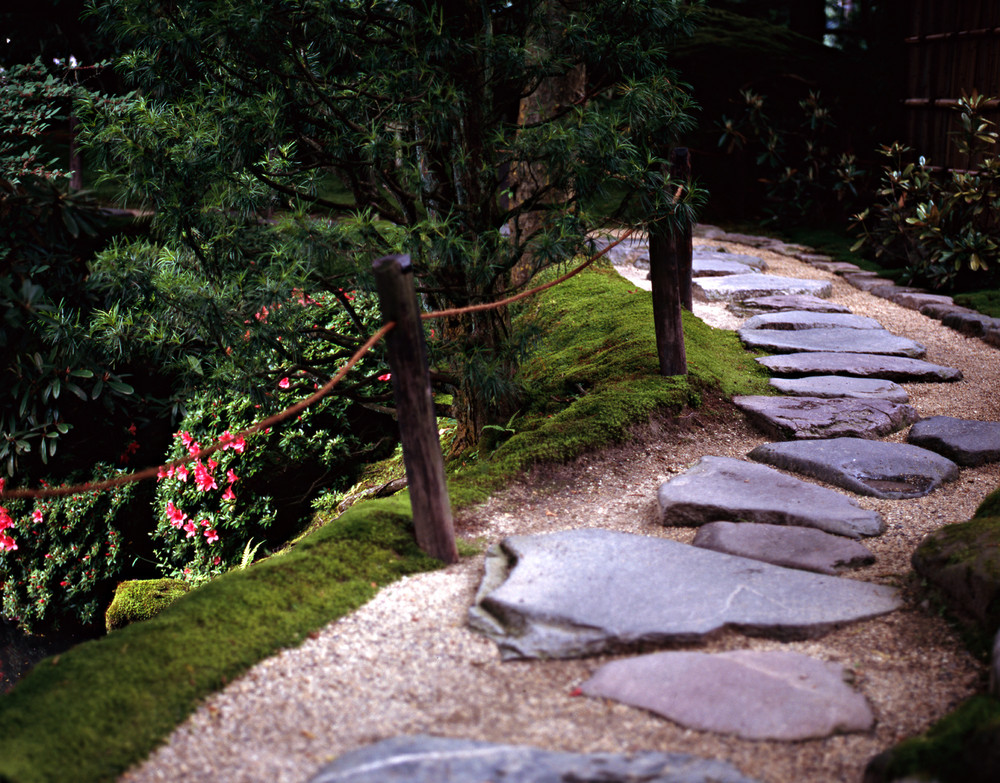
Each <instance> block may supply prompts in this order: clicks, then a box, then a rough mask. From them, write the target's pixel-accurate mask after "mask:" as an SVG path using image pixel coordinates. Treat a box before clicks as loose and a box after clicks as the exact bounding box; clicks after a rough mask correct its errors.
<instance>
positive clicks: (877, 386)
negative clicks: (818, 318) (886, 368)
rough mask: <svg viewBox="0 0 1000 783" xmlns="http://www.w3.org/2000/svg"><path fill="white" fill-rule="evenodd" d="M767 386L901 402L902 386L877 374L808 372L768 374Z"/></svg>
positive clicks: (815, 394)
mask: <svg viewBox="0 0 1000 783" xmlns="http://www.w3.org/2000/svg"><path fill="white" fill-rule="evenodd" d="M768 384H769V385H770V386H773V387H774V388H775V389H777V390H778V391H780V392H781V393H782V394H790V395H793V396H795V397H857V398H859V399H871V398H875V399H880V400H889V401H891V402H900V403H905V402H909V401H910V395H909V394H907V393H906V389H904V388H903V387H902V386H900V385H899V384H898V383H893V382H892V381H885V380H882V379H881V378H853V377H851V376H849V375H810V376H807V377H805V378H772V379H771V380H770V381H768Z"/></svg>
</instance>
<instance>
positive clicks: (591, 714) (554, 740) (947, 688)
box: [122, 240, 1000, 783]
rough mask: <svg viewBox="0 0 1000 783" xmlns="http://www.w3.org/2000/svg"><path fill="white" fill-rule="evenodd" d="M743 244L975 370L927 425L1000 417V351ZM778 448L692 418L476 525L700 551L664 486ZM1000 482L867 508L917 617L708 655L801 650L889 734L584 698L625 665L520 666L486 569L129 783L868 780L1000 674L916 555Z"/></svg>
mask: <svg viewBox="0 0 1000 783" xmlns="http://www.w3.org/2000/svg"><path fill="white" fill-rule="evenodd" d="M696 241H698V240H696ZM706 244H711V245H713V246H718V245H720V244H723V243H720V242H719V241H718V240H712V241H711V242H706ZM726 246H727V247H728V248H729V249H730V250H731V251H732V252H742V253H747V254H752V255H761V256H763V257H764V258H765V259H766V260H767V262H768V264H769V265H770V268H769V272H771V273H772V274H776V275H785V276H797V277H803V278H814V279H821V280H830V281H832V283H833V297H832V298H833V299H834V300H835V301H837V302H840V303H842V304H846V305H847V306H849V307H850V308H851V309H852V310H853V312H855V313H856V314H858V315H864V316H869V317H872V318H876V319H878V320H879V321H880V322H881V323H882V324H883V325H884V326H886V328H888V329H889V330H890V331H893V332H895V333H896V334H902V335H905V336H907V337H911V338H913V339H915V340H918V341H919V342H921V343H923V344H924V345H926V346H927V347H928V350H929V353H928V356H927V359H928V361H932V362H936V363H940V364H948V365H951V366H957V367H959V368H960V369H961V370H962V371H963V373H965V380H963V381H961V382H959V383H955V384H906V385H905V386H906V389H907V391H908V392H909V393H910V396H911V404H913V405H914V406H915V407H916V408H917V410H918V411H919V413H920V414H921V415H922V416H931V415H936V414H947V415H953V416H961V417H964V418H979V419H984V420H993V421H1000V388H998V387H1000V351H998V350H997V349H995V348H992V347H989V346H987V345H985V344H984V343H982V342H981V341H979V340H976V339H974V338H967V337H963V336H961V335H959V334H957V333H956V332H953V331H951V330H949V329H946V328H945V327H942V326H941V325H940V324H939V323H938V322H936V321H933V320H932V319H929V318H926V317H924V316H921V315H919V314H918V313H916V312H914V311H911V310H906V309H904V308H902V307H900V306H898V305H895V304H892V303H890V302H887V301H885V300H882V299H877V298H876V297H873V296H871V295H870V294H865V293H862V292H859V291H857V290H856V289H854V288H851V287H850V286H849V285H847V284H846V283H844V282H843V281H842V280H840V279H839V278H837V277H836V276H834V275H832V274H828V273H825V272H821V271H819V270H816V269H814V268H811V267H808V266H806V265H805V264H803V263H801V262H799V261H796V260H794V259H791V258H787V257H784V256H778V255H776V254H774V253H769V252H767V251H758V250H754V249H750V248H747V247H744V246H740V245H731V244H727V245H726ZM630 279H633V281H634V282H635V283H636V284H637V285H638V286H643V285H644V284H645V272H639V271H638V270H636V271H635V274H630ZM695 313H696V314H697V315H698V316H699V317H702V318H704V319H705V320H706V321H709V322H710V323H712V324H714V325H717V326H720V327H722V328H734V327H735V326H736V325H737V324H738V323H739V322H740V321H741V319H738V318H736V317H735V316H733V315H732V314H731V313H729V312H728V311H727V310H725V309H724V307H723V306H722V305H706V304H696V305H695ZM902 437H903V436H902V434H897V435H895V436H893V438H892V439H897V440H902ZM763 442H765V439H764V438H763V437H762V436H760V435H759V434H758V433H756V432H755V431H753V430H752V429H751V428H750V427H749V426H748V425H747V424H746V423H745V422H744V421H743V420H742V418H741V417H740V416H739V415H737V414H736V413H735V412H730V413H724V414H711V413H705V412H703V411H697V410H695V411H688V412H687V413H686V414H685V415H683V416H681V417H680V418H678V419H676V420H658V421H654V422H651V423H650V425H649V426H647V427H642V428H637V430H636V433H635V438H634V439H633V440H632V441H630V442H629V443H628V444H625V445H623V446H621V447H616V448H612V449H609V450H607V451H606V452H602V453H600V454H596V455H591V456H588V457H586V458H584V459H581V460H579V461H578V462H576V463H574V464H573V465H568V466H557V467H554V468H545V469H540V470H536V471H535V472H534V473H533V474H532V475H531V476H528V477H527V478H526V479H525V481H523V482H521V483H519V484H517V485H515V486H513V487H512V488H510V489H509V490H507V491H505V492H503V493H501V494H499V495H497V496H495V497H494V498H492V499H491V500H490V501H489V502H488V503H486V504H484V505H483V506H480V507H478V508H476V509H472V510H470V511H468V512H465V513H463V514H462V515H461V517H460V518H459V520H458V529H459V531H460V533H461V534H462V535H464V536H465V537H467V538H470V539H472V540H481V541H482V542H483V543H484V544H488V543H492V542H494V541H497V540H499V539H500V538H502V537H504V536H506V535H511V534H515V533H534V532H544V531H553V530H560V529H565V528H571V527H591V526H596V527H607V528H612V529H615V530H621V531H627V532H633V533H642V534H645V535H653V536H666V537H670V538H674V539H677V540H682V541H690V539H691V537H693V534H694V531H693V530H688V529H678V528H663V527H661V526H659V525H658V524H656V518H657V508H656V501H655V496H656V489H657V487H658V486H659V484H660V483H661V482H662V481H664V480H666V479H667V478H669V477H670V476H672V475H676V474H677V473H680V472H682V471H683V470H685V469H686V468H687V467H689V466H690V465H691V464H693V463H694V462H695V461H696V460H697V459H698V458H700V457H701V456H703V455H705V454H715V455H719V456H732V457H743V456H745V454H746V453H747V451H749V450H750V449H751V448H753V447H754V446H756V445H758V444H760V443H763ZM998 485H1000V466H998V465H996V464H994V465H987V466H983V467H979V468H972V469H964V470H963V471H962V474H961V477H960V478H959V480H958V481H957V482H954V483H953V484H949V485H946V486H945V487H944V488H942V489H940V490H938V491H937V492H935V493H933V494H931V495H929V496H928V497H925V498H920V499H917V500H903V501H880V500H876V499H874V498H862V497H858V498H857V500H858V502H859V504H860V505H862V506H863V507H865V508H873V509H877V510H878V511H880V512H881V513H882V514H883V515H884V517H885V519H886V522H887V524H888V530H887V532H886V533H885V534H884V535H883V536H880V537H878V538H876V539H866V541H865V543H866V545H868V546H869V547H870V548H871V549H872V550H873V551H874V552H875V554H876V556H877V558H878V559H877V561H876V563H875V565H873V566H870V567H868V568H865V569H862V570H860V571H858V572H855V574H854V575H855V576H856V577H857V578H861V579H867V580H870V581H876V582H883V583H887V584H893V585H896V586H899V587H902V588H904V595H905V596H906V598H907V603H906V606H905V607H904V608H903V609H902V610H900V611H898V612H894V613H892V614H890V615H888V616H886V617H882V618H877V619H875V620H871V621H868V622H864V623H858V624H855V625H851V626H848V627H846V628H842V629H840V630H838V631H835V632H833V633H831V634H829V635H827V636H825V637H823V638H822V639H818V640H810V641H806V642H794V643H778V642H772V641H769V640H764V639H748V638H746V637H743V636H741V635H739V634H736V633H729V632H726V633H722V634H719V635H717V636H716V637H714V638H713V639H711V640H710V641H709V642H708V643H707V644H705V645H703V646H700V647H699V648H698V649H707V650H724V649H747V648H749V649H790V650H795V651H797V652H801V653H805V654H808V655H812V656H816V657H818V658H822V659H824V660H830V661H836V662H837V663H840V664H843V665H844V666H845V667H847V668H848V670H849V671H851V672H852V674H853V678H854V681H855V685H856V687H857V688H858V689H859V690H860V691H861V692H862V693H864V694H865V696H867V698H868V699H869V700H870V702H871V704H872V706H873V709H874V711H875V715H876V720H877V724H876V728H875V729H874V730H873V731H872V732H868V733H862V734H852V735H846V736H838V737H833V738H830V739H826V740H811V741H806V742H795V743H786V742H759V741H758V742H754V741H748V740H741V739H736V738H733V737H726V736H719V735H714V734H710V733H705V732H698V731H692V730H687V729H684V728H683V727H681V726H678V725H676V724H673V723H671V722H670V721H667V720H665V719H663V718H659V717H656V716H654V715H652V714H650V713H646V712H644V711H642V710H637V709H633V708H630V707H627V706H624V705H621V704H616V703H613V702H608V701H603V700H598V699H590V698H579V697H574V696H572V695H571V693H572V691H573V689H574V688H576V687H577V686H578V685H579V684H580V683H581V682H583V681H584V680H585V679H587V678H588V677H589V676H590V675H591V673H592V672H594V671H595V670H596V669H597V668H598V667H599V666H600V665H601V664H603V663H605V662H606V661H608V660H612V659H613V658H611V657H600V658H594V659H587V660H582V661H535V662H509V663H504V664H501V663H500V661H499V657H498V655H497V652H496V649H495V647H494V645H493V644H492V643H491V642H488V641H486V640H485V639H484V638H482V637H480V636H478V635H477V634H475V633H474V632H472V631H470V630H469V629H468V628H467V627H466V625H465V612H466V609H467V607H468V606H469V604H470V603H471V601H472V597H473V594H474V592H475V588H476V586H477V584H478V581H479V578H480V576H481V572H482V557H481V556H479V557H473V558H468V559H466V560H464V561H463V562H461V563H459V564H456V565H454V566H451V567H449V568H446V569H443V570H441V571H438V572H434V573H428V574H420V575H416V576H413V577H410V578H407V579H403V580H401V581H400V582H397V583H395V584H393V585H390V586H389V587H387V588H385V589H383V590H382V591H381V592H380V593H379V594H378V595H377V596H376V597H375V598H374V599H373V600H372V601H371V602H370V603H368V604H367V605H366V606H364V607H362V608H361V609H359V610H358V611H356V612H354V613H353V614H351V615H349V616H347V617H345V618H343V619H341V620H339V621H337V622H335V623H332V624H331V625H329V626H327V627H326V628H325V629H323V630H321V631H320V632H318V633H316V634H314V636H313V638H310V639H309V640H307V641H306V642H305V643H304V644H303V645H301V646H300V647H298V648H296V649H294V650H287V651H284V652H283V653H281V654H280V655H277V656H275V657H273V658H270V659H268V660H265V661H263V662H261V663H260V664H259V665H257V666H255V667H254V668H253V669H251V670H250V671H249V672H248V673H247V674H246V675H245V676H244V677H242V678H240V679H239V680H237V681H236V682H234V683H232V684H231V685H230V686H229V687H227V688H226V689H225V690H223V691H221V692H219V693H217V694H215V695H214V696H212V697H210V698H209V699H207V700H206V702H205V703H204V704H203V705H202V707H201V708H200V709H199V710H198V711H197V712H196V713H195V714H194V715H192V716H191V718H190V719H189V720H187V721H186V722H185V723H184V724H183V725H181V726H180V727H179V728H178V729H177V730H176V731H175V732H174V734H173V735H172V736H171V737H170V738H169V740H168V741H167V743H166V744H165V745H164V746H163V747H162V748H160V749H159V750H158V751H156V752H155V753H153V754H152V755H151V756H150V758H149V759H148V760H147V761H146V762H145V763H143V764H141V765H139V766H138V767H136V768H134V769H132V770H130V771H129V772H128V773H126V774H125V775H124V776H123V777H122V780H123V781H128V782H129V783H140V782H145V781H202V780H204V781H227V782H231V783H236V782H237V781H288V783H292V782H295V783H299V782H301V781H305V780H307V779H308V778H309V777H310V776H311V775H313V774H314V773H315V772H316V771H317V770H318V769H319V767H321V766H322V765H323V764H324V762H326V761H328V760H330V759H332V758H334V757H336V756H338V755H339V754H341V753H343V752H345V751H347V750H349V749H352V748H356V747H358V746H360V745H363V744H367V743H370V742H374V741H377V740H380V739H384V738H386V737H390V736H394V735H397V734H407V733H430V734H437V735H442V736H451V737H466V738H473V739H485V740H490V741H495V742H504V743H524V744H535V745H539V746H544V747H548V748H552V749H557V750H575V751H584V752H590V751H634V750H646V749H653V750H665V751H679V752H687V753H694V754H697V755H702V756H710V757H716V758H720V759H724V760H727V761H729V762H731V763H733V764H735V765H736V766H737V767H739V768H740V769H741V770H742V771H743V772H744V773H745V774H747V775H751V776H754V777H757V778H759V779H760V780H762V781H770V782H771V783H778V782H785V781H787V782H788V783H792V782H798V781H815V782H817V783H823V782H824V781H857V780H859V779H860V777H861V771H862V770H863V768H864V765H865V764H866V763H867V761H868V759H869V758H870V757H871V756H873V755H874V754H875V753H877V752H879V751H881V750H883V749H885V748H886V747H888V746H889V745H891V744H893V743H895V742H896V741H898V740H899V739H902V738H903V737H905V736H908V735H912V734H914V733H916V732H919V731H921V730H923V729H924V728H926V727H927V725H928V724H929V723H930V722H932V721H933V720H935V719H937V718H939V717H940V716H941V715H943V714H944V713H945V712H947V711H948V710H949V709H951V708H952V707H954V706H955V705H956V704H957V703H958V702H960V701H961V700H963V699H965V698H966V697H968V696H969V695H971V694H972V693H974V692H977V691H981V690H983V689H984V687H985V667H984V666H983V665H982V664H981V663H980V662H978V661H976V660H975V659H973V658H972V657H971V656H970V655H969V654H968V653H967V652H966V651H965V650H964V648H963V646H962V644H961V642H960V641H959V639H958V637H957V635H956V633H955V632H954V631H953V630H952V629H951V628H950V627H949V626H948V625H947V624H946V623H945V622H944V621H943V620H942V619H941V618H940V617H939V616H938V614H937V613H936V612H935V611H934V610H933V608H932V607H930V606H929V605H927V604H926V603H925V602H923V601H922V596H921V594H920V593H919V592H918V591H917V590H916V589H915V580H914V579H913V577H912V574H911V571H910V564H909V557H910V554H911V553H912V551H913V548H914V547H915V546H916V544H917V543H918V542H919V541H920V539H921V538H922V536H923V535H925V534H926V533H927V532H929V531H930V530H933V529H935V528H937V527H940V526H941V525H943V524H946V523H949V522H956V521H961V520H964V519H967V518H968V517H969V516H971V514H972V513H973V511H974V509H975V507H976V506H977V505H978V503H979V502H981V500H982V498H983V496H984V495H986V494H987V493H988V492H989V491H990V490H992V489H993V488H995V487H997V486H998Z"/></svg>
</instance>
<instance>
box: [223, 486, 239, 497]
mask: <svg viewBox="0 0 1000 783" xmlns="http://www.w3.org/2000/svg"><path fill="white" fill-rule="evenodd" d="M222 499H223V500H236V495H234V494H233V485H232V484H230V485H229V486H228V487H226V491H225V492H223V493H222Z"/></svg>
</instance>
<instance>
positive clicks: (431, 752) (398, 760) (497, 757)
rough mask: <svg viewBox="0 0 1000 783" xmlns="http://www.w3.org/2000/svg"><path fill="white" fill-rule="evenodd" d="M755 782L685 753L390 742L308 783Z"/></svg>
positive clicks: (437, 740)
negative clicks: (561, 749)
mask: <svg viewBox="0 0 1000 783" xmlns="http://www.w3.org/2000/svg"><path fill="white" fill-rule="evenodd" d="M488 781H495V783H586V782H587V781H592V782H593V783H639V782H640V781H642V783H755V781H754V780H753V779H751V778H748V777H745V776H744V775H743V774H741V773H740V771H739V770H738V769H736V768H735V767H734V766H732V765H731V764H727V763H726V762H724V761H718V760H715V759H703V758H698V757H697V756H689V755H687V754H685V753H663V752H659V751H640V752H637V753H629V754H627V755H626V754H620V753H565V752H562V751H553V750H544V749H543V748H535V747H531V746H528V745H496V744H493V743H490V742H483V741H480V740H467V739H452V738H449V737H430V736H425V735H415V736H401V737H392V738H390V739H386V740H382V741H381V742H378V743H375V744H373V745H368V746H366V747H363V748H358V749H357V750H352V751H350V752H348V753H345V754H344V755H342V756H340V757H339V758H338V759H336V760H335V761H332V762H330V763H329V764H327V765H326V766H324V767H323V768H322V769H321V770H320V771H319V772H318V773H317V774H316V775H314V776H313V777H312V778H310V779H309V781H308V783H488Z"/></svg>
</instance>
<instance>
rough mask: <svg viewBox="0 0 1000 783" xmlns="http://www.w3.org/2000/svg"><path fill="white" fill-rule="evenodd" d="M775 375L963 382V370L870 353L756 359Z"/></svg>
mask: <svg viewBox="0 0 1000 783" xmlns="http://www.w3.org/2000/svg"><path fill="white" fill-rule="evenodd" d="M756 361H757V362H758V363H759V364H762V365H764V366H765V367H767V368H768V369H769V370H770V371H771V372H772V373H774V374H775V375H791V376H802V375H850V376H853V377H855V378H882V379H884V380H887V381H900V382H904V383H905V382H907V381H913V382H920V383H935V382H938V381H960V380H962V371H961V370H957V369H955V368H954V367H943V366H941V365H939V364H931V363H930V362H925V361H923V360H922V359H910V358H908V357H905V356H879V355H876V354H867V353H832V352H807V353H788V354H778V355H777V356H763V357H761V358H759V359H757V360H756Z"/></svg>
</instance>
